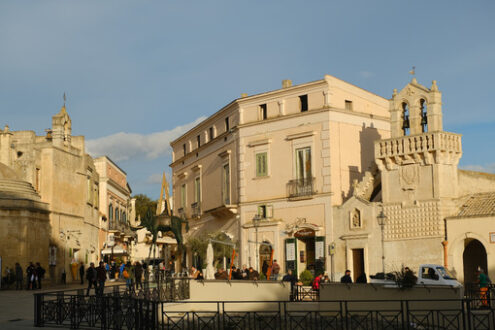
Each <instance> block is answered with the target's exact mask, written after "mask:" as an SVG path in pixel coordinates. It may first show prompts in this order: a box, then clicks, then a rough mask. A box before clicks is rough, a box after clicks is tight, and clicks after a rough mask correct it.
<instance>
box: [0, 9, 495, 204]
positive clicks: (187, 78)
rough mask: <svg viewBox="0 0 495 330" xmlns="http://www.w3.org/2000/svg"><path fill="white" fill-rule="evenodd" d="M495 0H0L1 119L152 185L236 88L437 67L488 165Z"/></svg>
mask: <svg viewBox="0 0 495 330" xmlns="http://www.w3.org/2000/svg"><path fill="white" fill-rule="evenodd" d="M494 14H495V2H494V1H483V0H478V1H441V0H437V1H392V0H390V1H328V0H327V1H291V0H284V1H266V0H265V1H261V0H260V1H243V2H240V1H232V0H229V1H204V0H203V1H194V0H191V1H176V0H174V1H172V0H170V1H165V0H160V1H151V0H149V1H125V0H118V1H67V0H60V1H49V0H45V1H39V0H36V1H14V0H12V1H9V0H3V1H1V2H0V119H1V120H0V125H2V126H3V125H4V124H8V125H9V126H10V127H11V129H13V130H25V129H29V130H34V131H36V132H37V133H38V134H42V133H43V131H44V129H45V128H48V127H50V126H51V116H52V115H53V114H55V113H57V112H58V111H59V109H60V106H61V105H62V102H63V101H62V94H63V93H64V92H67V95H68V100H67V110H68V112H69V115H70V116H71V118H72V127H73V134H74V135H85V136H86V139H87V140H88V147H89V148H90V151H92V152H93V153H106V154H108V155H109V156H110V157H111V158H112V159H114V160H115V161H116V162H117V163H118V164H119V166H121V167H122V168H123V169H124V170H125V171H126V172H127V173H128V179H129V182H130V184H131V187H132V188H133V191H134V193H146V194H148V195H150V196H152V197H157V196H158V195H159V189H160V184H159V177H160V173H161V172H162V171H164V170H166V171H167V172H168V173H170V169H169V167H168V165H169V163H170V160H171V158H170V147H169V146H168V143H169V142H170V140H172V139H174V138H175V137H177V136H178V135H180V134H181V133H182V132H184V131H185V130H187V129H188V128H190V127H192V126H193V125H194V123H196V122H197V121H198V120H201V118H203V117H204V116H208V115H210V114H212V113H214V112H215V111H217V110H218V109H220V108H221V107H222V106H223V105H225V104H227V103H229V102H230V101H231V100H233V99H235V98H237V97H239V96H240V93H249V94H254V93H259V92H263V91H267V90H273V89H278V88H279V87H280V86H281V80H282V79H292V80H293V82H294V83H295V84H298V83H304V82H308V81H313V80H318V79H321V78H322V77H323V76H324V74H327V73H328V74H331V75H334V76H337V77H339V78H341V79H343V80H346V81H348V82H351V83H353V84H356V85H358V86H360V87H362V88H365V89H368V90H370V91H372V92H375V93H377V94H379V95H381V96H383V97H387V98H389V97H390V96H391V94H392V90H393V89H394V88H398V89H400V88H402V87H403V86H404V85H405V84H406V83H407V82H408V81H409V80H410V76H409V75H408V71H409V70H410V69H411V66H413V65H414V66H416V72H417V79H418V81H419V82H420V83H422V84H424V85H426V86H430V84H431V81H432V80H433V79H435V80H437V81H438V86H439V88H440V90H441V91H442V93H443V111H444V128H445V130H448V131H452V132H456V133H461V134H463V149H464V154H463V158H462V159H461V163H460V166H461V167H463V168H470V169H477V170H485V171H490V172H495V153H494V147H493V145H492V141H494V140H495V108H494V106H493V104H494V103H493V100H492V99H491V95H492V93H493V88H494V83H493V81H494V78H493V77H494V76H495V34H494V31H495V20H493V15H494Z"/></svg>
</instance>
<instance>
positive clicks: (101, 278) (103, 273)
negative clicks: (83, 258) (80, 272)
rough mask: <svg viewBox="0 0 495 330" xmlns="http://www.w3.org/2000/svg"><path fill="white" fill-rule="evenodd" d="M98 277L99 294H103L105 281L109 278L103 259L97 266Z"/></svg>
mask: <svg viewBox="0 0 495 330" xmlns="http://www.w3.org/2000/svg"><path fill="white" fill-rule="evenodd" d="M96 279H97V280H98V294H100V295H103V291H104V290H105V281H106V280H107V270H106V269H105V264H104V263H103V261H100V265H99V266H98V267H96Z"/></svg>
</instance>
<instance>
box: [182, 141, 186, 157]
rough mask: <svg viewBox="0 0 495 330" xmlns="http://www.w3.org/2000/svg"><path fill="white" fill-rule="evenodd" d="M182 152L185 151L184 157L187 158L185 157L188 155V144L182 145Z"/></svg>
mask: <svg viewBox="0 0 495 330" xmlns="http://www.w3.org/2000/svg"><path fill="white" fill-rule="evenodd" d="M182 151H183V153H184V156H185V155H186V153H187V150H186V144H185V143H184V144H183V145H182Z"/></svg>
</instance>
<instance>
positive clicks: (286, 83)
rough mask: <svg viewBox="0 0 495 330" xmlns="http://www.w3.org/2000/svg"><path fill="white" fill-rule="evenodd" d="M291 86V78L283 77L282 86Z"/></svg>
mask: <svg viewBox="0 0 495 330" xmlns="http://www.w3.org/2000/svg"><path fill="white" fill-rule="evenodd" d="M291 86H292V80H290V79H284V80H282V88H289V87H291Z"/></svg>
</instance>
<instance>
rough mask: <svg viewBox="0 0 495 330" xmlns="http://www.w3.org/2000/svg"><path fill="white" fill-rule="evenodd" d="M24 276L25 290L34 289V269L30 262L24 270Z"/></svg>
mask: <svg viewBox="0 0 495 330" xmlns="http://www.w3.org/2000/svg"><path fill="white" fill-rule="evenodd" d="M26 274H27V281H26V282H27V288H26V290H34V289H36V268H35V267H34V265H33V263H32V262H30V263H29V266H28V267H27V269H26Z"/></svg>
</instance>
